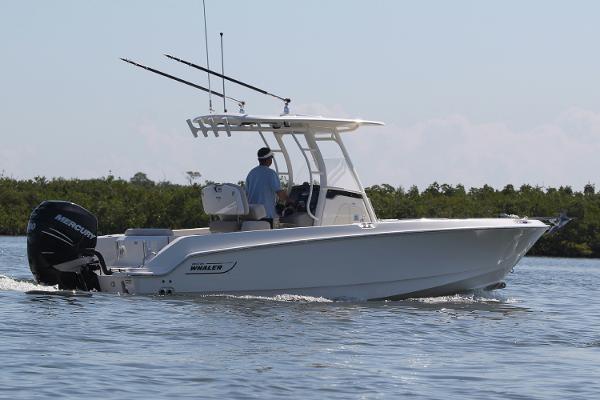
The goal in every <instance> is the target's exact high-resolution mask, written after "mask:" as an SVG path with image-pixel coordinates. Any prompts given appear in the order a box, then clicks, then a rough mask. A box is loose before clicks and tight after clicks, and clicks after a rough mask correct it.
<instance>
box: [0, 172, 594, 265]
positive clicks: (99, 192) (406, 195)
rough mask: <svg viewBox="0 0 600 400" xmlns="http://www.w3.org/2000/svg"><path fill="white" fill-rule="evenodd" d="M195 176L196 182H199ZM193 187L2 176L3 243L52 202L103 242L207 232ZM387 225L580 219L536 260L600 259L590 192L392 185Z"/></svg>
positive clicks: (383, 207) (141, 178) (543, 245)
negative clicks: (84, 216)
mask: <svg viewBox="0 0 600 400" xmlns="http://www.w3.org/2000/svg"><path fill="white" fill-rule="evenodd" d="M194 174H195V175H194ZM188 176H189V179H188V180H189V185H180V184H173V183H170V182H153V181H152V180H150V179H149V178H148V177H147V176H146V174H144V173H142V172H138V173H137V174H135V175H134V176H133V177H132V178H131V179H129V180H124V179H121V178H115V177H114V176H112V175H109V176H107V177H102V178H98V179H64V178H53V179H50V180H48V179H46V178H45V177H35V178H34V179H28V180H16V179H12V178H8V177H5V176H0V235H12V236H14V235H25V234H26V228H27V221H28V219H29V215H30V214H31V211H32V210H33V209H34V208H35V207H36V206H37V205H38V204H40V203H41V202H42V201H44V200H66V201H71V202H73V203H76V204H79V205H81V206H82V207H85V208H86V209H88V210H89V211H90V212H92V213H93V214H94V215H96V217H97V218H98V233H99V234H100V235H105V234H110V233H118V232H124V231H125V230H126V229H127V228H133V227H135V228H165V227H169V228H173V229H183V228H195V227H202V226H207V225H208V222H209V218H208V216H207V215H206V214H204V211H203V209H202V204H201V199H200V189H201V188H202V187H203V186H204V185H206V184H208V183H210V182H206V183H205V184H199V183H198V182H197V181H198V180H199V177H200V174H198V173H192V172H191V171H190V172H188ZM366 191H367V194H368V195H369V198H370V199H371V202H372V204H373V207H374V208H375V212H376V214H377V216H378V217H379V218H382V219H386V218H399V219H402V218H490V217H491V218H493V217H497V216H498V215H499V214H502V213H504V214H516V215H520V216H528V217H531V218H533V217H555V216H558V214H559V213H561V212H566V214H567V215H568V216H569V217H571V218H574V220H573V221H571V222H570V223H569V224H568V225H567V226H566V227H565V228H563V229H562V230H560V231H559V232H557V233H555V234H553V235H547V236H544V237H543V238H542V239H540V241H538V243H537V244H536V245H535V246H534V247H533V248H532V249H531V250H530V251H529V253H528V255H534V256H550V257H594V258H600V193H596V192H595V187H594V185H592V184H588V185H586V186H585V187H584V188H583V191H581V192H579V191H575V190H573V189H572V188H571V187H569V186H561V187H559V188H542V187H539V186H530V185H522V186H521V187H519V188H515V187H513V185H506V186H505V187H504V188H503V189H500V190H498V189H494V188H492V187H491V186H488V185H484V186H483V187H481V188H470V189H468V190H467V189H465V187H464V186H462V185H460V184H459V185H456V186H452V185H447V184H438V183H437V182H434V183H432V184H431V185H429V186H428V187H427V188H426V189H424V190H422V191H420V190H419V189H418V188H417V187H416V186H412V187H410V188H409V189H405V188H402V187H393V186H391V185H388V184H382V185H375V186H371V187H368V188H367V189H366Z"/></svg>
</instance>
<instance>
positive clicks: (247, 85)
mask: <svg viewBox="0 0 600 400" xmlns="http://www.w3.org/2000/svg"><path fill="white" fill-rule="evenodd" d="M165 56H166V57H168V58H170V59H171V60H175V61H178V62H180V63H183V64H186V65H188V66H190V67H192V68H196V69H199V70H200V71H204V72H207V73H209V74H213V75H216V76H218V77H219V78H223V79H227V80H228V81H230V82H233V83H237V84H238V85H241V86H244V87H247V88H248V89H252V90H255V91H257V92H259V93H262V94H266V95H268V96H272V97H275V98H276V99H279V100H281V101H283V102H284V104H285V109H287V105H288V104H289V103H290V102H291V100H290V99H289V98H287V97H281V96H277V95H276V94H273V93H269V92H267V91H266V90H263V89H260V88H257V87H256V86H252V85H249V84H247V83H245V82H242V81H239V80H237V79H234V78H230V77H228V76H226V75H223V74H220V73H218V72H215V71H211V70H210V69H208V68H204V67H202V66H200V65H196V64H194V63H192V62H189V61H185V60H182V59H181V58H177V57H174V56H172V55H169V54H165ZM213 93H214V92H213Z"/></svg>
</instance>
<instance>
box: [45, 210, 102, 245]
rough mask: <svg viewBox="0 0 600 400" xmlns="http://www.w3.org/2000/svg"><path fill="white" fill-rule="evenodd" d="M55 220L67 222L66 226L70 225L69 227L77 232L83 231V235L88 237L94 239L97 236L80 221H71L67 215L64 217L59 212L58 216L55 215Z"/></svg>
mask: <svg viewBox="0 0 600 400" xmlns="http://www.w3.org/2000/svg"><path fill="white" fill-rule="evenodd" d="M54 220H55V221H58V222H61V223H63V224H65V225H66V226H68V227H69V228H72V229H74V230H76V231H77V232H79V233H81V234H82V235H83V236H85V237H86V238H88V239H94V238H95V237H96V235H94V234H93V233H92V232H90V231H89V230H87V229H85V228H84V227H83V226H81V225H79V224H78V223H76V222H74V221H71V220H70V219H69V218H67V217H63V216H62V215H60V214H58V215H57V216H56V217H54Z"/></svg>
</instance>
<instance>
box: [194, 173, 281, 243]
mask: <svg viewBox="0 0 600 400" xmlns="http://www.w3.org/2000/svg"><path fill="white" fill-rule="evenodd" d="M202 206H203V208H204V212H205V213H206V214H208V215H215V216H217V217H218V218H219V219H218V220H215V221H211V222H210V225H209V228H210V232H212V233H216V232H221V233H226V232H236V231H239V230H240V229H241V230H258V229H270V228H271V225H270V224H269V223H268V222H265V221H259V220H260V219H262V218H265V217H266V216H267V212H266V210H265V207H264V206H263V205H262V204H248V197H247V196H246V191H245V190H244V188H242V187H241V186H239V185H234V184H232V183H222V184H221V183H211V184H210V185H207V186H205V187H204V188H203V189H202ZM246 222H248V224H246V225H245V227H244V226H243V224H244V223H246ZM249 222H260V223H259V224H250V223H249ZM263 223H266V225H267V226H268V228H265V224H263Z"/></svg>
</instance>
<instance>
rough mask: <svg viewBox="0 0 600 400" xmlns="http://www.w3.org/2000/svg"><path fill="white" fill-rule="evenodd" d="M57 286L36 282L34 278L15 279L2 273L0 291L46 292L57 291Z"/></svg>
mask: <svg viewBox="0 0 600 400" xmlns="http://www.w3.org/2000/svg"><path fill="white" fill-rule="evenodd" d="M57 290H58V288H57V287H54V286H44V285H39V284H37V283H35V282H34V281H33V280H32V279H15V278H11V277H9V276H5V275H0V291H13V292H30V291H44V292H56V291H57Z"/></svg>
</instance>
